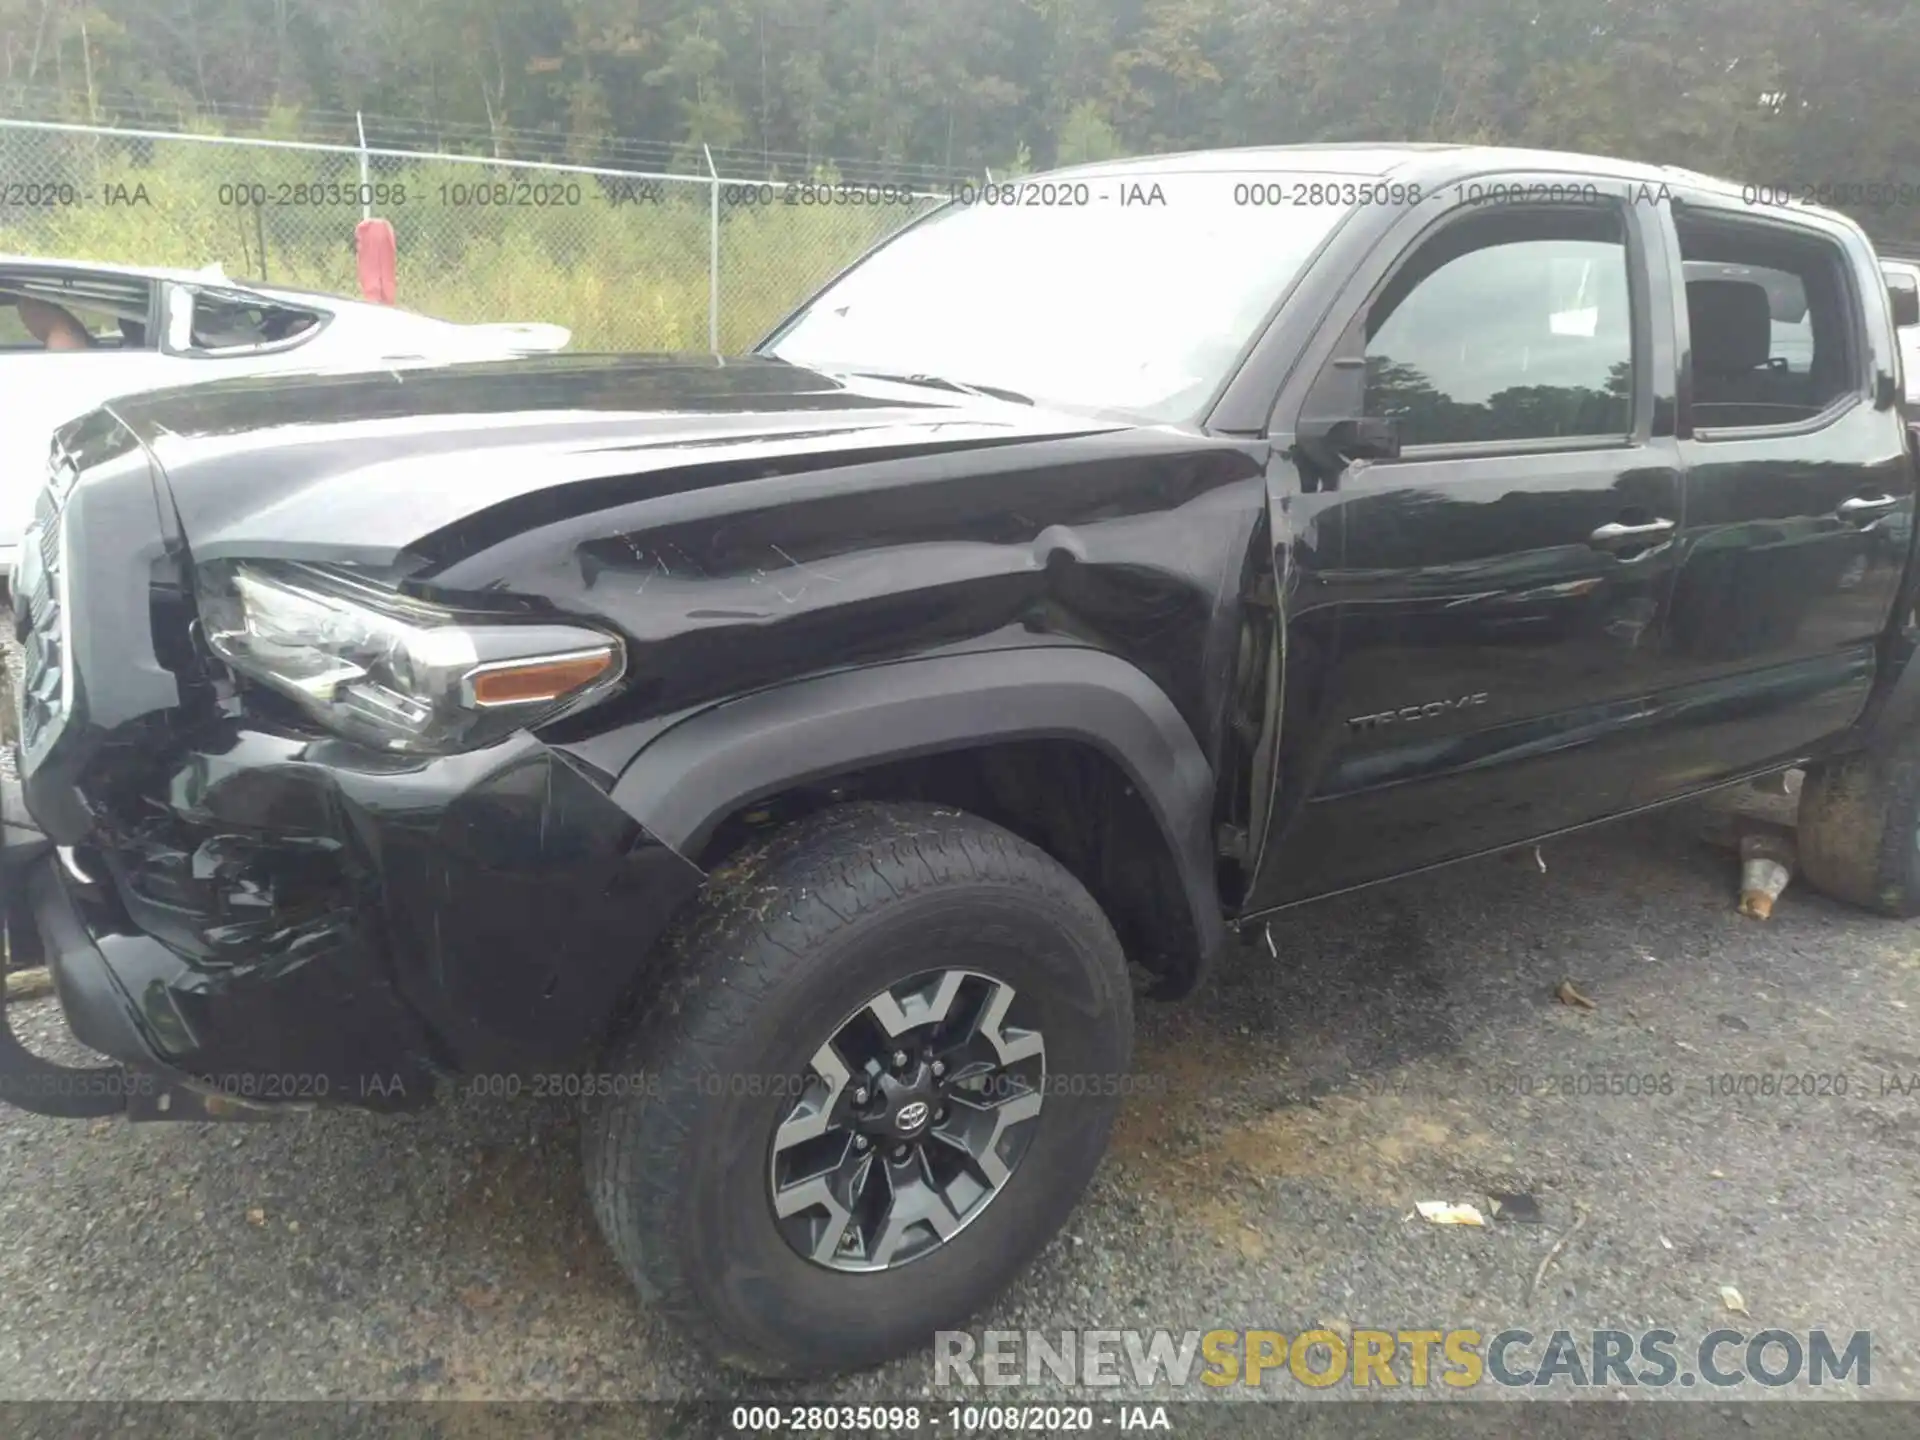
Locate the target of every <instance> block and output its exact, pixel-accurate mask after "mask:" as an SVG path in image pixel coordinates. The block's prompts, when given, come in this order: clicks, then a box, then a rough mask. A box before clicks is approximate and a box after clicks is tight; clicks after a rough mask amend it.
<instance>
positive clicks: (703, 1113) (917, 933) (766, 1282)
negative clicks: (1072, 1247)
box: [583, 803, 1133, 1375]
mask: <svg viewBox="0 0 1920 1440" xmlns="http://www.w3.org/2000/svg"><path fill="white" fill-rule="evenodd" d="M666 944H667V947H668V951H669V953H668V954H667V956H666V957H665V965H664V970H663V973H664V978H663V980H662V982H661V985H660V988H659V990H658V992H657V994H656V995H655V997H654V998H653V999H652V1000H651V1001H650V1002H649V1003H647V1004H646V1005H645V1006H644V1007H643V1009H642V1012H641V1015H640V1019H639V1021H638V1023H637V1025H636V1026H635V1028H634V1029H633V1030H632V1032H631V1033H630V1034H629V1035H627V1036H626V1037H625V1038H624V1039H623V1040H622V1041H620V1042H619V1043H618V1044H617V1045H616V1046H615V1048H614V1054H613V1056H612V1057H611V1059H610V1062H609V1067H608V1068H609V1071H610V1073H613V1074H616V1075H633V1076H644V1077H646V1083H644V1084H636V1085H629V1086H626V1087H623V1088H624V1090H625V1093H616V1094H614V1095H611V1096H608V1097H605V1098H596V1099H595V1100H593V1101H590V1102H589V1105H588V1110H587V1114H586V1118H585V1124H584V1127H583V1129H584V1136H583V1138H584V1147H585V1168H586V1179H587V1185H588V1188H589V1192H590V1196H591V1200H592V1205H593V1210H594V1214H595V1215H596V1217H597V1218H598V1220H599V1222H600V1226H601V1229H602V1231H603V1232H604V1233H605V1235H606V1238H607V1241H608V1243H609V1245H610V1246H611V1247H612V1250H613V1253H614V1255H615V1256H616V1258H617V1259H618V1260H619V1262H620V1265H621V1267H622V1268H623V1269H624V1270H625V1271H626V1273H627V1275H628V1276H629V1277H630V1278H631V1279H632V1281H633V1282H634V1284H635V1285H636V1286H637V1288H638V1289H639V1290H640V1292H641V1294H642V1295H643V1296H644V1297H645V1298H646V1299H648V1300H649V1301H650V1302H651V1303H652V1305H653V1306H654V1307H655V1308H656V1309H658V1310H659V1311H661V1312H662V1313H664V1314H665V1315H666V1316H668V1317H670V1318H671V1320H672V1321H673V1322H674V1323H675V1324H676V1325H677V1326H679V1327H680V1328H681V1329H682V1330H683V1331H685V1332H686V1333H688V1334H689V1336H690V1338H692V1339H693V1340H694V1341H695V1342H696V1343H698V1344H700V1345H701V1346H702V1347H703V1348H705V1349H707V1350H708V1351H710V1352H711V1353H712V1354H714V1355H715V1356H716V1357H717V1358H719V1359H720V1360H722V1361H723V1362H725V1363H727V1364H730V1365H733V1366H735V1367H738V1368H741V1369H744V1370H749V1371H753V1372H756V1373H760V1374H768V1375H809V1374H826V1373H837V1372H841V1371H846V1370H851V1369H858V1368H862V1367H865V1366H870V1365H874V1364H878V1363H880V1362H881V1361H884V1360H887V1359H890V1358H892V1357H894V1356H896V1355H900V1354H903V1353H906V1352H908V1351H911V1350H913V1349H916V1348H918V1347H920V1346H922V1345H924V1344H926V1343H927V1342H928V1341H929V1340H930V1339H931V1337H932V1335H933V1333H934V1332H935V1331H936V1330H939V1329H942V1328H948V1327H952V1326H956V1325H959V1324H960V1323H962V1322H963V1321H965V1320H966V1319H967V1318H968V1317H969V1316H970V1315H972V1314H974V1313H975V1312H976V1311H977V1310H979V1309H980V1308H981V1307H982V1306H983V1305H984V1304H985V1303H986V1302H987V1301H989V1300H990V1299H992V1297H993V1296H994V1295H996V1294H997V1293H998V1292H999V1291H1000V1290H1001V1289H1002V1288H1003V1287H1004V1286H1005V1285H1006V1284H1007V1283H1008V1282H1009V1281H1010V1280H1012V1279H1013V1277H1014V1276H1016V1275H1017V1274H1019V1273H1020V1271H1021V1270H1022V1269H1023V1268H1024V1267H1025V1266H1026V1265H1027V1264H1028V1263H1029V1262H1030V1261H1031V1259H1032V1258H1033V1257H1034V1255H1035V1254H1036V1253H1037V1252H1038V1251H1039V1250H1040V1249H1041V1248H1042V1247H1043V1246H1044V1245H1045V1244H1046V1242H1047V1241H1048V1240H1049V1239H1050V1238H1051V1237H1052V1236H1053V1235H1054V1233H1055V1232H1056V1231H1057V1230H1058V1229H1059V1227H1060V1226H1061V1225H1062V1224H1063V1223H1064V1222H1065V1220H1066V1218H1067V1216H1068V1215H1069V1214H1070V1213H1071V1211H1072V1209H1073V1207H1074V1205H1075V1204H1076V1203H1077V1201H1078V1199H1079V1197H1080V1194H1081V1192H1082V1190H1083V1189H1084V1188H1085V1186H1086V1184H1087V1181H1088V1180H1089V1179H1090V1178H1091V1177H1092V1175H1093V1172H1094V1170H1095V1169H1096V1168H1097V1166H1098V1164H1099V1161H1100V1157H1101V1155H1102V1153H1103V1151H1104V1150H1105V1148H1106V1144H1107V1138H1108V1134H1109V1132H1110V1130H1111V1128H1112V1123H1113V1118H1114V1114H1115V1112H1116V1110H1117V1109H1118V1105H1119V1095H1120V1092H1121V1091H1122V1089H1123V1088H1124V1078H1125V1076H1126V1073H1127V1070H1128V1067H1129V1064H1130V1061H1131V1057H1132V1032H1133V1024H1132V991H1131V988H1130V985H1129V980H1128V975H1127V969H1126V962H1125V959H1124V957H1123V955H1122V952H1121V948H1120V944H1119V941H1118V940H1117V939H1116V938H1115V936H1114V932H1113V929H1112V927H1111V926H1110V925H1109V924H1108V922H1107V918H1106V916H1105V915H1104V914H1103V913H1102V912H1101V910H1100V907H1099V906H1098V905H1097V904H1096V903H1095V902H1094V900H1093V898H1092V897H1091V896H1090V895H1089V894H1088V893H1087V891H1086V890H1085V888H1084V887H1082V886H1081V884H1080V883H1079V882H1078V881H1077V880H1075V879H1074V878H1073V876H1072V875H1070V874H1069V873H1068V872H1067V871H1066V870H1065V869H1063V868H1062V867H1061V866H1060V865H1059V864H1058V863H1056V862H1055V861H1054V860H1053V859H1052V858H1050V857H1049V856H1048V855H1046V854H1045V853H1044V852H1042V851H1040V850H1039V849H1037V848H1035V847H1034V846H1032V845H1030V844H1028V843H1027V842H1026V841H1024V840H1021V839H1019V838H1018V837H1016V836H1014V835H1012V834H1010V833H1009V832H1007V831H1006V830H1003V829H1001V828H1000V827H998V826H996V825H993V824H990V823H988V822H987V821H985V820H981V819H979V818H977V817H975V816H972V815H968V814H964V813H961V812H958V811H954V810H950V809H942V808H937V807H934V806H931V805H919V804H885V805H881V804H865V803H863V804H856V805H845V806H839V807H835V808H833V809H829V810H825V811H821V812H818V813H816V814H814V815H812V816H810V817H807V818H805V819H803V820H801V821H798V822H796V823H795V824H794V825H792V826H791V827H789V828H788V829H786V830H783V831H781V832H780V833H778V834H777V835H776V836H774V837H773V838H772V839H771V840H770V841H768V842H765V843H763V844H760V845H757V846H755V847H753V848H751V849H750V850H749V851H747V852H745V853H743V854H742V855H740V856H738V857H736V858H735V859H734V860H733V861H731V862H729V863H728V864H727V865H725V866H724V867H722V869H720V870H719V871H717V872H716V873H715V874H714V875H713V876H712V877H710V879H709V882H708V885H707V887H706V889H705V891H704V892H703V894H702V897H701V899H700V901H699V902H698V903H697V906H696V908H695V911H694V913H692V914H691V915H690V916H689V917H688V919H687V920H686V922H685V923H683V924H682V925H680V926H679V927H677V928H676V930H675V932H674V933H673V935H672V936H671V937H670V938H669V939H668V941H667V942H666ZM943 965H951V966H960V967H971V968H972V969H974V970H978V971H983V972H987V973H990V974H992V975H994V976H996V977H998V978H999V979H1001V980H1002V981H1004V982H1005V983H1006V984H1008V985H1011V986H1013V987H1016V989H1018V990H1022V991H1025V992H1027V993H1029V994H1031V995H1033V996H1034V997H1035V1000H1036V1001H1037V1003H1038V1005H1039V1006H1040V1008H1041V1013H1042V1014H1043V1015H1044V1023H1043V1027H1042V1029H1043V1034H1044V1039H1045V1046H1046V1069H1047V1078H1048V1084H1047V1086H1046V1089H1047V1092H1048V1093H1046V1094H1045V1096H1044V1098H1043V1100H1042V1102H1041V1106H1040V1111H1039V1115H1038V1118H1037V1119H1036V1120H1034V1121H1033V1122H1032V1124H1033V1125H1034V1126H1035V1127H1036V1128H1035V1129H1034V1132H1033V1139H1032V1141H1031V1143H1030V1146H1029V1148H1028V1149H1027V1150H1026V1152H1025V1153H1024V1155H1023V1156H1022V1157H1021V1159H1020V1161H1019V1163H1018V1164H1017V1166H1016V1167H1015V1168H1014V1169H1013V1171H1012V1174H1011V1176H1010V1178H1008V1179H1007V1180H1006V1181H1005V1182H1004V1185H1003V1187H1002V1188H1001V1190H1000V1191H999V1192H998V1193H997V1194H995V1195H994V1197H993V1198H992V1200H991V1201H990V1202H989V1203H987V1204H986V1205H985V1206H984V1208H982V1209H981V1211H980V1212H979V1214H978V1215H977V1216H976V1217H975V1218H973V1219H972V1220H971V1221H970V1222H969V1223H967V1224H966V1225H965V1227H964V1228H962V1229H961V1230H960V1231H959V1232H958V1233H957V1234H954V1235H953V1236H952V1237H951V1238H949V1239H947V1240H946V1241H945V1242H944V1243H943V1244H941V1245H940V1246H939V1248H937V1249H935V1250H933V1251H931V1252H930V1253H927V1254H924V1255H920V1256H917V1257H915V1258H912V1259H910V1260H908V1261H907V1262H906V1263H904V1264H900V1265H897V1266H896V1267H895V1268H893V1269H888V1270H882V1271H877V1272H870V1273H847V1272H845V1271H841V1270H836V1269H831V1268H828V1267H827V1266H824V1265H821V1264H818V1263H816V1262H814V1261H813V1260H811V1259H809V1258H807V1257H806V1256H804V1255H802V1254H800V1253H799V1252H798V1251H797V1250H795V1249H794V1248H793V1247H792V1246H791V1245H790V1244H789V1243H788V1242H787V1240H786V1239H785V1238H783V1236H782V1235H781V1233H780V1231H779V1230H778V1229H777V1228H776V1222H775V1219H774V1215H773V1206H772V1200H771V1197H770V1192H769V1188H768V1169H769V1163H770V1155H771V1153H772V1150H771V1147H772V1144H773V1136H774V1130H775V1128H776V1126H777V1124H778V1123H779V1121H780V1119H781V1118H782V1117H783V1116H784V1115H785V1114H786V1113H787V1110H788V1109H789V1108H790V1107H791V1106H792V1104H793V1092H792V1091H791V1090H787V1089H783V1087H782V1086H780V1085H778V1084H772V1085H756V1084H754V1083H752V1082H753V1081H754V1080H755V1078H756V1077H761V1078H762V1079H763V1080H765V1079H778V1078H780V1077H788V1076H793V1075H796V1074H798V1073H800V1072H804V1071H805V1070H806V1068H807V1062H808V1059H809V1057H810V1056H812V1055H813V1053H814V1052H815V1050H816V1049H817V1048H818V1047H819V1046H821V1045H822V1044H823V1043H824V1041H825V1039H826V1038H827V1037H828V1036H829V1035H832V1034H833V1033H834V1026H835V1025H836V1024H837V1023H838V1022H839V1021H840V1020H841V1019H842V1018H843V1017H845V1016H846V1015H848V1014H849V1013H850V1012H852V1011H854V1010H855V1009H856V1008H857V1007H859V1006H861V1005H862V1004H863V1003H865V1002H866V1000H867V999H868V998H869V997H870V996H872V995H873V994H875V993H876V992H879V991H881V990H883V989H885V988H886V987H887V986H889V985H893V984H899V983H903V982H905V981H907V980H908V979H910V978H911V977H913V976H915V975H916V974H918V973H919V972H921V971H925V970H928V969H929V968H938V967H940V966H943ZM1068 1082H1071V1083H1068ZM763 1088H764V1089H773V1090H776V1091H781V1092H782V1093H774V1094H766V1093H752V1092H754V1091H756V1090H760V1089H763Z"/></svg>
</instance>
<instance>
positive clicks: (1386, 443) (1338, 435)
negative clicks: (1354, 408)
mask: <svg viewBox="0 0 1920 1440" xmlns="http://www.w3.org/2000/svg"><path fill="white" fill-rule="evenodd" d="M1298 439H1299V443H1300V447H1301V448H1302V449H1303V450H1305V451H1306V452H1307V453H1308V454H1309V455H1310V456H1312V457H1313V459H1314V460H1315V461H1316V462H1317V463H1319V464H1320V465H1321V466H1323V467H1324V468H1325V469H1327V470H1329V471H1335V470H1341V469H1344V468H1345V467H1346V466H1348V465H1351V464H1352V463H1353V462H1354V461H1356V460H1396V459H1398V458H1399V456H1400V422H1399V421H1398V420H1395V419H1394V418H1393V417H1392V416H1390V415H1363V416H1354V417H1349V418H1347V419H1344V420H1302V421H1301V422H1300V430H1299V435H1298Z"/></svg>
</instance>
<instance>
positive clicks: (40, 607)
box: [16, 445, 74, 757]
mask: <svg viewBox="0 0 1920 1440" xmlns="http://www.w3.org/2000/svg"><path fill="white" fill-rule="evenodd" d="M49 471H50V473H49V475H48V477H47V485H46V488H45V489H43V490H42V491H41V492H40V498H39V499H38V500H37V501H35V502H34V507H33V523H32V524H31V525H29V526H28V527H27V533H26V535H25V537H23V540H24V543H28V544H32V545H33V546H35V548H36V549H37V551H38V556H37V558H38V560H39V563H38V564H37V565H34V566H32V567H31V569H32V573H31V574H29V575H26V576H23V577H16V579H25V580H26V582H27V584H26V589H25V591H24V593H22V594H20V595H19V596H18V597H17V601H16V603H18V604H20V605H22V606H24V607H25V616H24V619H25V621H26V628H25V634H24V635H23V636H22V646H21V652H22V653H21V675H20V682H19V683H20V695H19V708H20V747H21V749H22V750H23V751H24V752H25V753H26V755H27V756H28V757H32V756H33V755H34V754H35V753H36V752H37V751H38V750H39V749H40V748H41V745H42V742H43V741H44V739H45V738H46V737H47V736H48V735H50V734H51V733H52V732H53V730H55V729H56V728H57V725H56V722H57V721H58V720H59V719H60V717H61V715H62V714H63V713H64V711H65V708H66V697H67V691H68V687H69V684H70V679H69V677H68V675H67V650H68V644H67V641H68V634H67V617H66V614H65V612H64V607H63V606H62V604H61V600H62V598H63V593H62V592H63V587H62V580H63V579H64V571H65V565H66V524H65V518H64V512H63V506H62V501H63V500H64V499H65V495H66V490H67V488H68V486H70V485H71V484H72V482H73V472H74V464H73V460H72V458H71V457H70V456H69V455H68V454H67V453H66V451H65V450H64V449H62V448H60V447H59V446H58V445H56V446H55V447H54V451H53V459H52V464H51V465H50V466H49Z"/></svg>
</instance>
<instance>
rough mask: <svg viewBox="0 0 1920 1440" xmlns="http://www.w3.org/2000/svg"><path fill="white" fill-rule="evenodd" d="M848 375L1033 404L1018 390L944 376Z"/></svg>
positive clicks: (860, 372)
mask: <svg viewBox="0 0 1920 1440" xmlns="http://www.w3.org/2000/svg"><path fill="white" fill-rule="evenodd" d="M850 373H851V374H854V375H857V376H859V377H860V378H861V379H863V380H891V381H893V382H894V383H895V384H897V385H924V386H926V387H927V388H928V389H931V390H951V391H953V392H954V393H955V394H957V395H978V396H980V397H981V398H982V399H985V400H1010V401H1012V402H1013V403H1014V404H1015V405H1031V404H1033V397H1032V396H1031V395H1022V394H1021V393H1020V392H1019V391H1018V390H1006V389H1003V388H1001V387H1000V386H998V385H969V384H967V383H965V382H964V381H960V380H949V379H948V378H947V377H946V376H944V375H928V374H926V373H924V372H916V373H915V374H912V375H901V374H896V373H894V372H892V371H887V370H854V371H852V372H850Z"/></svg>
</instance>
